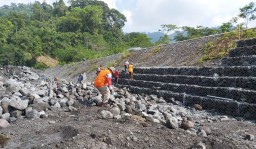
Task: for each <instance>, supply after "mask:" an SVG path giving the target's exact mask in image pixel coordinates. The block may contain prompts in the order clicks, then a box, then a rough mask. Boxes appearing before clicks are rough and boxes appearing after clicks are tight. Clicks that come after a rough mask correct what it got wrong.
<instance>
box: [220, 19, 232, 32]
mask: <svg viewBox="0 0 256 149" xmlns="http://www.w3.org/2000/svg"><path fill="white" fill-rule="evenodd" d="M232 29H233V26H232V23H231V22H227V23H222V25H221V26H220V31H221V33H225V32H230V31H231V30H232Z"/></svg>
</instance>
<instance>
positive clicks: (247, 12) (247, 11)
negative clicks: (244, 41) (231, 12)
mask: <svg viewBox="0 0 256 149" xmlns="http://www.w3.org/2000/svg"><path fill="white" fill-rule="evenodd" d="M255 12H256V8H255V4H254V3H253V2H250V3H249V4H248V5H245V6H244V7H243V8H240V14H239V15H238V16H239V17H240V18H244V19H245V20H246V21H245V27H246V28H248V23H249V21H251V20H255V19H256V16H255V15H254V13H255Z"/></svg>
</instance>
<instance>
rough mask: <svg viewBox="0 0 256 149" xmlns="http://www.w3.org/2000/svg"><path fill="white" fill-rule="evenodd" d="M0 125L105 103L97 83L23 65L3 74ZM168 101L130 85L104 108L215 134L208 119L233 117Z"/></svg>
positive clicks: (115, 114) (110, 114)
mask: <svg viewBox="0 0 256 149" xmlns="http://www.w3.org/2000/svg"><path fill="white" fill-rule="evenodd" d="M0 89H1V98H0V103H1V106H0V118H1V119H0V128H5V127H7V126H9V125H10V124H9V123H11V122H14V121H16V119H17V118H34V119H35V118H45V117H47V116H48V114H49V113H52V112H54V111H56V110H57V111H61V110H69V111H74V110H78V109H77V107H76V103H77V102H79V103H81V104H83V105H84V106H83V107H87V106H97V105H99V103H101V102H102V97H101V94H100V93H99V91H98V90H97V89H95V88H94V86H93V84H92V83H90V82H87V83H86V84H85V85H79V84H73V83H72V82H67V81H66V80H64V79H58V78H55V79H54V80H52V79H48V78H43V77H40V76H39V75H38V74H37V73H35V72H32V71H31V70H30V69H29V68H27V67H19V74H18V75H17V74H15V73H14V74H12V75H10V78H5V77H4V76H2V77H0ZM171 101H172V102H171V103H167V102H166V101H165V100H164V99H163V98H162V97H157V96H156V95H139V94H131V93H130V92H129V91H128V89H126V88H123V89H121V88H115V92H114V94H113V95H111V98H110V101H109V103H110V106H109V107H107V108H102V111H101V116H102V118H103V119H112V118H114V119H121V118H124V117H125V118H127V117H130V118H137V119H138V118H139V119H141V121H143V122H144V123H143V126H145V127H147V122H153V123H160V124H163V125H165V126H166V127H168V128H171V129H179V128H182V129H185V130H186V131H187V132H188V133H191V134H195V135H202V136H207V135H209V134H210V133H211V129H210V128H209V127H206V126H204V123H206V122H213V121H218V120H231V119H230V118H228V117H226V116H224V117H223V116H212V115H210V114H209V113H207V112H205V111H202V107H201V106H200V105H195V106H194V107H191V108H185V107H183V106H182V104H181V103H179V102H178V101H174V99H173V100H171Z"/></svg>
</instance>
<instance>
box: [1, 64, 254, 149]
mask: <svg viewBox="0 0 256 149" xmlns="http://www.w3.org/2000/svg"><path fill="white" fill-rule="evenodd" d="M0 74H1V77H0V89H1V98H0V102H1V106H0V117H1V119H0V128H1V129H0V132H1V135H0V145H2V146H3V147H4V148H22V149H23V148H47V149H48V148H72V149H80V148H81V149H82V148H86V149H87V148H88V149H99V148H102V149H104V148H106V149H108V148H113V149H114V148H115V149H119V148H152V149H153V148H154V149H156V148H157V149H158V148H159V149H160V148H161V149H164V148H175V149H189V148H191V149H192V148H193V149H206V148H207V149H221V148H223V149H229V148H230V149H247V148H248V149H249V148H256V143H255V142H256V141H255V139H254V136H255V135H256V130H255V122H252V121H247V120H244V119H243V118H233V117H228V116H226V115H221V114H219V113H216V112H213V111H205V110H204V107H202V106H201V105H194V106H193V107H184V106H183V105H182V103H180V102H177V101H175V100H171V101H172V102H171V103H167V102H166V101H165V99H163V98H162V97H157V96H155V95H143V94H141V95H139V94H131V93H130V92H129V90H127V89H125V88H115V93H114V94H113V95H111V99H110V106H108V107H99V106H97V105H98V104H99V103H100V102H101V100H102V99H101V95H100V93H99V92H98V90H97V89H95V88H94V86H93V84H92V83H91V82H87V83H86V85H84V86H81V85H78V84H74V83H73V82H68V81H66V80H65V79H61V78H55V79H53V78H46V77H44V75H43V74H38V73H36V71H33V70H32V69H30V68H28V67H8V68H7V67H6V68H4V69H3V70H1V72H0Z"/></svg>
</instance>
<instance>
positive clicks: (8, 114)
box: [1, 113, 11, 120]
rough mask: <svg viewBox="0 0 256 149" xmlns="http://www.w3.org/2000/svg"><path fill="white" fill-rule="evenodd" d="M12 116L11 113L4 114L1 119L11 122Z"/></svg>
mask: <svg viewBox="0 0 256 149" xmlns="http://www.w3.org/2000/svg"><path fill="white" fill-rule="evenodd" d="M10 116H11V114H10V113H4V114H2V116H1V117H2V119H5V120H9V118H10Z"/></svg>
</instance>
